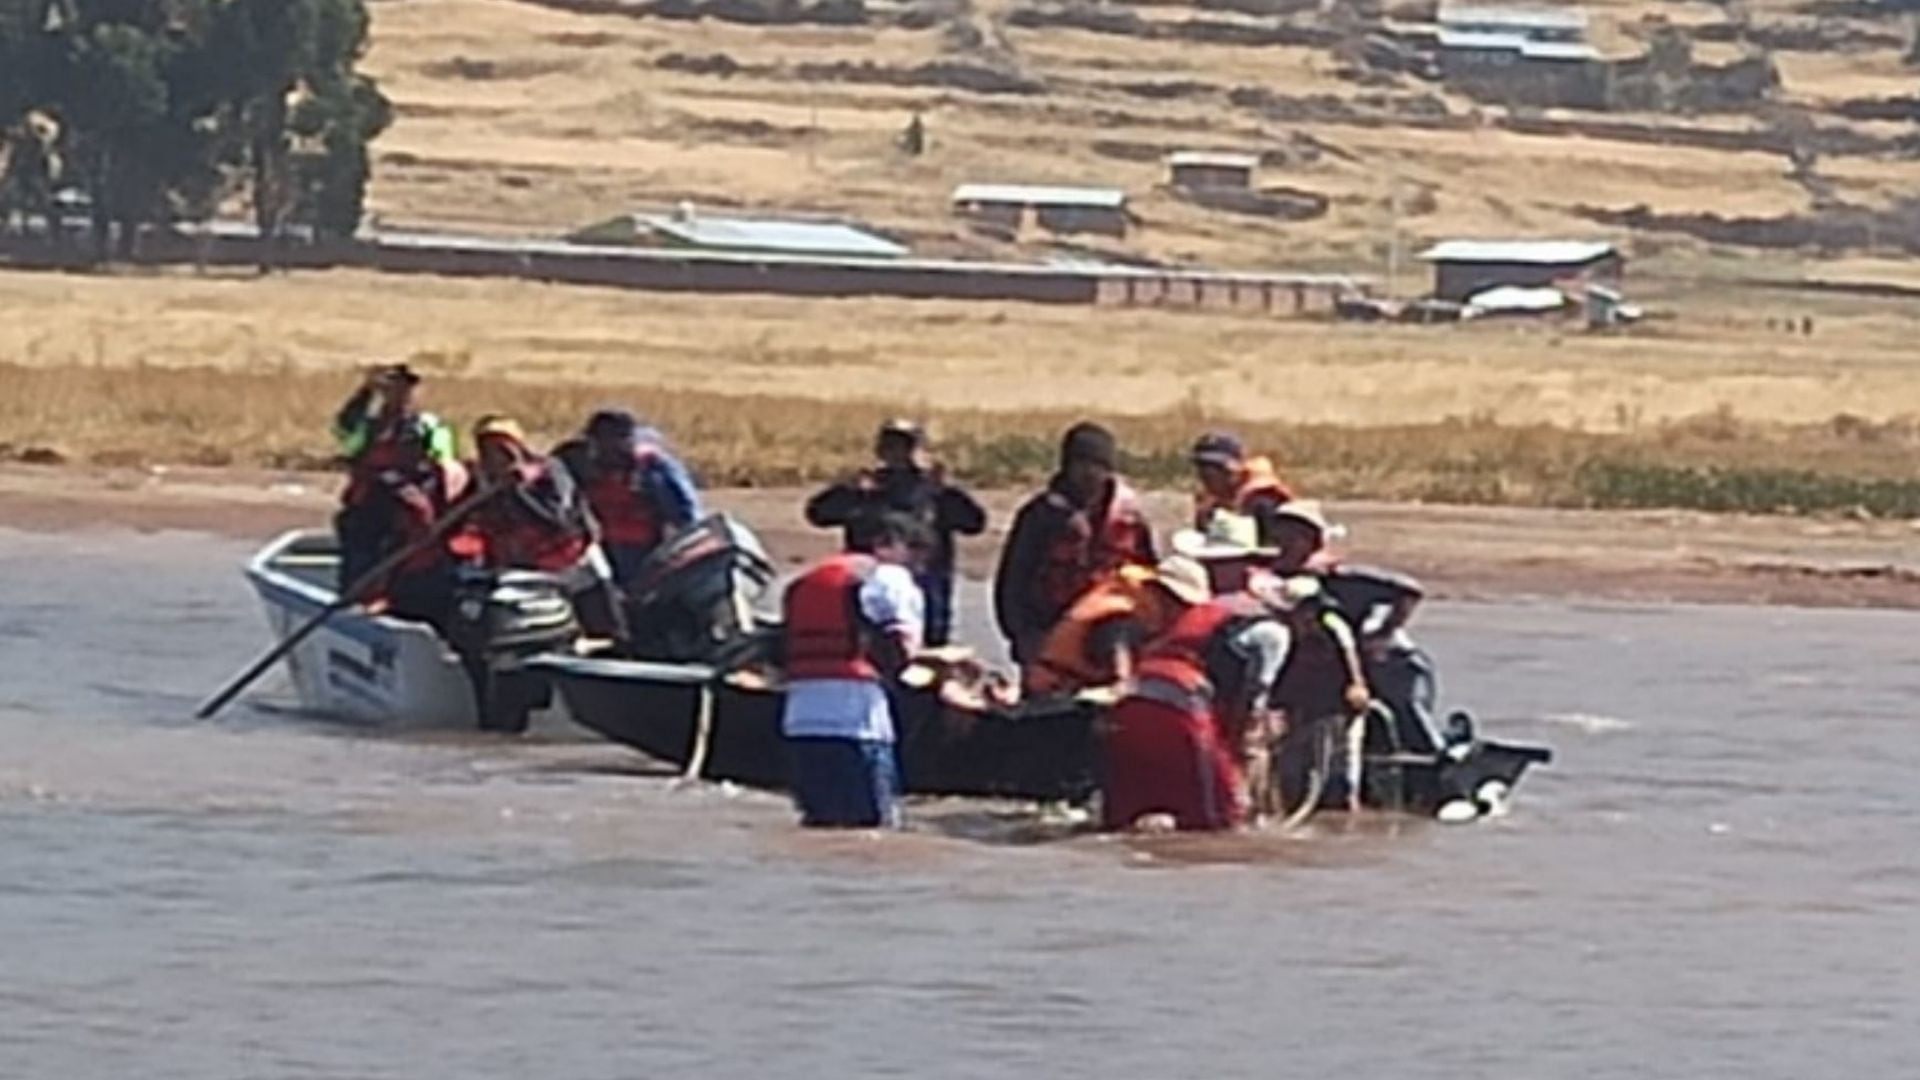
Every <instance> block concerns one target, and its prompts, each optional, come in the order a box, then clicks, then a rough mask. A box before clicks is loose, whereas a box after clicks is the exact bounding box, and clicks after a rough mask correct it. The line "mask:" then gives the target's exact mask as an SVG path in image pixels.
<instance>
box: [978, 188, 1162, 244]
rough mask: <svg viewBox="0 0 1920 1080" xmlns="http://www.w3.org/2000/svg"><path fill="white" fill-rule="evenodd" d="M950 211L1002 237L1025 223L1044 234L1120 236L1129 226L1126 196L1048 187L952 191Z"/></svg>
mask: <svg viewBox="0 0 1920 1080" xmlns="http://www.w3.org/2000/svg"><path fill="white" fill-rule="evenodd" d="M953 208H954V211H955V212H956V213H958V214H960V215H962V216H964V217H966V218H968V219H969V220H971V221H973V222H975V223H976V224H980V225H984V226H987V227H989V228H991V229H994V230H996V231H1000V232H1004V233H1007V234H1014V233H1018V232H1019V231H1020V229H1021V228H1022V227H1023V226H1024V225H1025V224H1026V223H1027V221H1028V219H1029V215H1031V219H1032V221H1033V223H1034V224H1035V225H1037V226H1039V227H1040V228H1042V229H1045V230H1047V231H1048V232H1056V233H1099V234H1100V235H1103V236H1125V235H1126V234H1127V227H1128V226H1129V225H1130V224H1131V223H1132V222H1131V219H1130V218H1129V216H1128V214H1127V193H1126V192H1124V191H1121V190H1119V189H1118V188H1082V187H1049V186H1044V185H1035V184H962V185H960V186H959V187H957V188H955V189H954V191H953Z"/></svg>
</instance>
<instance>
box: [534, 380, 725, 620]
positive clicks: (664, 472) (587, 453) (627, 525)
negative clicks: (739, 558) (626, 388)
mask: <svg viewBox="0 0 1920 1080" xmlns="http://www.w3.org/2000/svg"><path fill="white" fill-rule="evenodd" d="M554 457H556V458H558V459H559V460H560V463H561V464H563V465H565V466H566V467H567V472H568V473H569V474H571V475H572V477H573V479H574V482H575V483H576V484H577V485H578V486H579V488H580V490H581V492H582V493H583V494H584V496H585V498H586V501H587V506H588V508H589V509H591V510H592V511H593V516H594V518H595V520H597V521H598V522H599V523H600V544H601V546H602V547H603V548H604V549H605V550H606V553H607V560H608V561H609V562H610V563H611V564H612V567H613V579H614V581H615V582H617V583H619V584H621V585H626V584H627V583H629V582H631V581H633V580H634V579H635V577H636V576H637V575H638V573H639V570H640V567H641V565H642V564H644V563H645V562H646V560H647V557H648V556H650V555H652V554H653V552H654V550H655V549H656V548H658V547H659V546H660V544H661V543H662V542H664V541H666V540H668V539H670V538H671V537H672V536H673V535H674V534H675V533H678V532H679V531H681V530H683V529H687V528H690V527H691V526H693V525H694V523H696V522H698V521H699V520H700V518H701V516H702V512H701V507H700V493H699V491H698V490H697V489H696V488H695V487H694V483H693V478H692V477H691V476H690V475H688V473H687V468H686V466H685V465H683V464H681V462H680V459H679V458H677V457H675V456H674V455H673V453H672V452H671V451H670V450H668V448H667V445H666V440H665V439H664V438H662V437H661V435H660V433H659V432H657V431H655V430H654V429H652V428H649V427H645V426H643V425H641V423H640V421H639V419H638V418H637V417H635V416H634V415H633V414H632V413H630V412H628V411H626V410H625V409H602V410H600V411H599V412H596V413H594V414H593V416H592V417H591V418H589V419H588V420H587V426H586V429H585V430H584V431H583V432H581V434H580V435H579V436H577V437H575V438H573V439H569V440H568V441H566V442H564V443H562V444H560V446H558V447H556V448H555V449H554Z"/></svg>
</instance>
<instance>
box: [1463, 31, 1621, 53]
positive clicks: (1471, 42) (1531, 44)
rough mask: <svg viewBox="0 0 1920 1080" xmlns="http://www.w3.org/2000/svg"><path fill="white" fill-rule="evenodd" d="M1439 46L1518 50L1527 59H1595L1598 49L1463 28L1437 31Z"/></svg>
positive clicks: (1486, 49)
mask: <svg viewBox="0 0 1920 1080" xmlns="http://www.w3.org/2000/svg"><path fill="white" fill-rule="evenodd" d="M1440 47H1441V48H1443V49H1471V50H1474V51H1479V52H1490V51H1495V50H1498V51H1502V52H1511V53H1518V54H1519V55H1520V56H1522V57H1524V58H1526V59H1528V60H1598V59H1600V50H1599V49H1596V48H1594V47H1593V46H1591V45H1587V44H1585V43H1582V42H1578V41H1535V40H1533V39H1532V38H1530V37H1525V36H1523V35H1521V34H1483V33H1473V32H1469V31H1464V30H1442V31H1440Z"/></svg>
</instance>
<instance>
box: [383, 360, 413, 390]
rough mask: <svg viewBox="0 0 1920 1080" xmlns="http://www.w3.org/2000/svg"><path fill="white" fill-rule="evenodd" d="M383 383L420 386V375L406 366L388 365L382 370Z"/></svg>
mask: <svg viewBox="0 0 1920 1080" xmlns="http://www.w3.org/2000/svg"><path fill="white" fill-rule="evenodd" d="M380 380H381V381H382V382H397V383H405V384H406V385H408V386H418V385H420V373H419V372H417V371H415V370H413V368H411V367H408V366H407V365H406V364H388V365H387V366H385V367H383V368H381V369H380Z"/></svg>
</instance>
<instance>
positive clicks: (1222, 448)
mask: <svg viewBox="0 0 1920 1080" xmlns="http://www.w3.org/2000/svg"><path fill="white" fill-rule="evenodd" d="M1245 460H1247V447H1246V444H1245V443H1243V442H1241V441H1240V440H1239V439H1238V438H1236V437H1235V436H1233V435H1229V434H1227V433H1226V432H1224V431H1209V432H1207V433H1206V434H1205V435H1202V436H1200V437H1199V438H1198V439H1195V440H1194V442H1193V463H1194V464H1195V465H1226V466H1229V467H1231V466H1234V465H1238V464H1240V463H1241V462H1243V461H1245Z"/></svg>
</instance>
